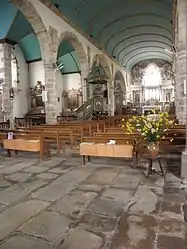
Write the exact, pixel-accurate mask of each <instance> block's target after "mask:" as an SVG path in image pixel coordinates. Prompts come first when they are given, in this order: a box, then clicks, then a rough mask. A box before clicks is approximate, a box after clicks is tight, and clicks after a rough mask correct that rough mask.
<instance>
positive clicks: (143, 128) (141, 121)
mask: <svg viewBox="0 0 187 249" xmlns="http://www.w3.org/2000/svg"><path fill="white" fill-rule="evenodd" d="M153 113H154V114H153V115H148V116H145V115H141V116H133V117H131V118H130V119H129V120H128V121H127V122H126V123H125V121H124V119H123V120H122V128H124V129H125V132H126V133H128V134H132V133H134V132H138V133H140V135H141V136H142V138H143V139H145V140H146V141H147V143H158V141H160V140H161V139H163V138H164V135H165V132H166V131H167V130H168V129H169V128H170V127H171V126H172V125H173V124H174V121H173V120H170V119H169V115H168V112H161V113H159V114H155V110H154V111H153Z"/></svg>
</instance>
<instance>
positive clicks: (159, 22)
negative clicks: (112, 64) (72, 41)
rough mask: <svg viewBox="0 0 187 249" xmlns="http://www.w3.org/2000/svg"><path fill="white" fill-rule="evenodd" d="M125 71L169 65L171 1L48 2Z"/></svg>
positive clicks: (76, 0)
mask: <svg viewBox="0 0 187 249" xmlns="http://www.w3.org/2000/svg"><path fill="white" fill-rule="evenodd" d="M51 2H52V4H55V6H56V7H57V8H58V9H59V10H60V11H61V12H62V13H63V14H64V15H65V16H66V17H67V18H69V19H70V20H71V21H72V22H73V23H74V24H76V25H77V26H79V27H80V28H81V29H82V30H84V31H85V32H86V33H87V34H88V35H89V36H90V37H92V38H93V39H94V40H95V41H96V42H97V43H98V44H100V45H101V46H102V47H103V48H104V49H105V50H106V51H107V52H108V53H109V54H110V55H111V56H112V57H113V58H115V59H116V60H117V61H118V62H119V63H120V64H121V65H122V66H123V67H125V68H126V69H127V70H131V69H132V67H133V66H134V65H135V64H136V63H137V62H139V61H143V60H146V59H163V60H166V61H169V62H171V61H172V54H171V53H169V52H168V50H169V51H171V46H172V44H173V29H172V2H173V1H172V0H115V1H114V0H99V1H97V3H96V1H93V0H51Z"/></svg>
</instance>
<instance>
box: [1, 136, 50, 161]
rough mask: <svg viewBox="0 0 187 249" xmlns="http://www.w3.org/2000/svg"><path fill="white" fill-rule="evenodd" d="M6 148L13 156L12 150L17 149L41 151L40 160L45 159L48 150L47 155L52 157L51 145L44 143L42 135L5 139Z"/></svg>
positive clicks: (9, 154)
mask: <svg viewBox="0 0 187 249" xmlns="http://www.w3.org/2000/svg"><path fill="white" fill-rule="evenodd" d="M3 146H4V149H7V154H8V156H9V157H11V150H14V151H15V154H17V151H30V152H39V153H40V160H41V161H42V160H44V154H45V152H46V154H47V156H48V157H50V150H49V146H47V144H45V143H44V141H43V138H42V136H40V137H38V139H37V138H35V139H34V138H33V139H31V138H29V137H28V136H25V137H24V138H22V139H4V141H3Z"/></svg>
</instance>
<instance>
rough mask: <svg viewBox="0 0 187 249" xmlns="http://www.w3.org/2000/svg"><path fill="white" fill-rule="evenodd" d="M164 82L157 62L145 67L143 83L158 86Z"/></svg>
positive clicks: (147, 85) (148, 85)
mask: <svg viewBox="0 0 187 249" xmlns="http://www.w3.org/2000/svg"><path fill="white" fill-rule="evenodd" d="M161 83H162V76H161V72H160V68H159V67H158V66H157V65H155V64H149V65H148V66H147V68H146V69H145V73H144V76H143V82H142V84H143V85H144V86H145V87H158V86H160V85H161Z"/></svg>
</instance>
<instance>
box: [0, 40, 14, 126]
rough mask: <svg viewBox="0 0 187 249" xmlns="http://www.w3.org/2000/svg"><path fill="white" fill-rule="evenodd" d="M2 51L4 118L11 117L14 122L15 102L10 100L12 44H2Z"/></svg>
mask: <svg viewBox="0 0 187 249" xmlns="http://www.w3.org/2000/svg"><path fill="white" fill-rule="evenodd" d="M0 53H1V56H0V57H1V60H2V63H1V64H0V65H1V66H0V72H1V78H2V79H3V80H4V82H3V88H2V93H3V94H2V106H3V108H2V109H3V112H4V120H7V119H9V120H10V122H11V123H12V122H13V103H12V101H11V100H10V89H11V87H12V71H11V45H10V44H8V43H1V44H0Z"/></svg>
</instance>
